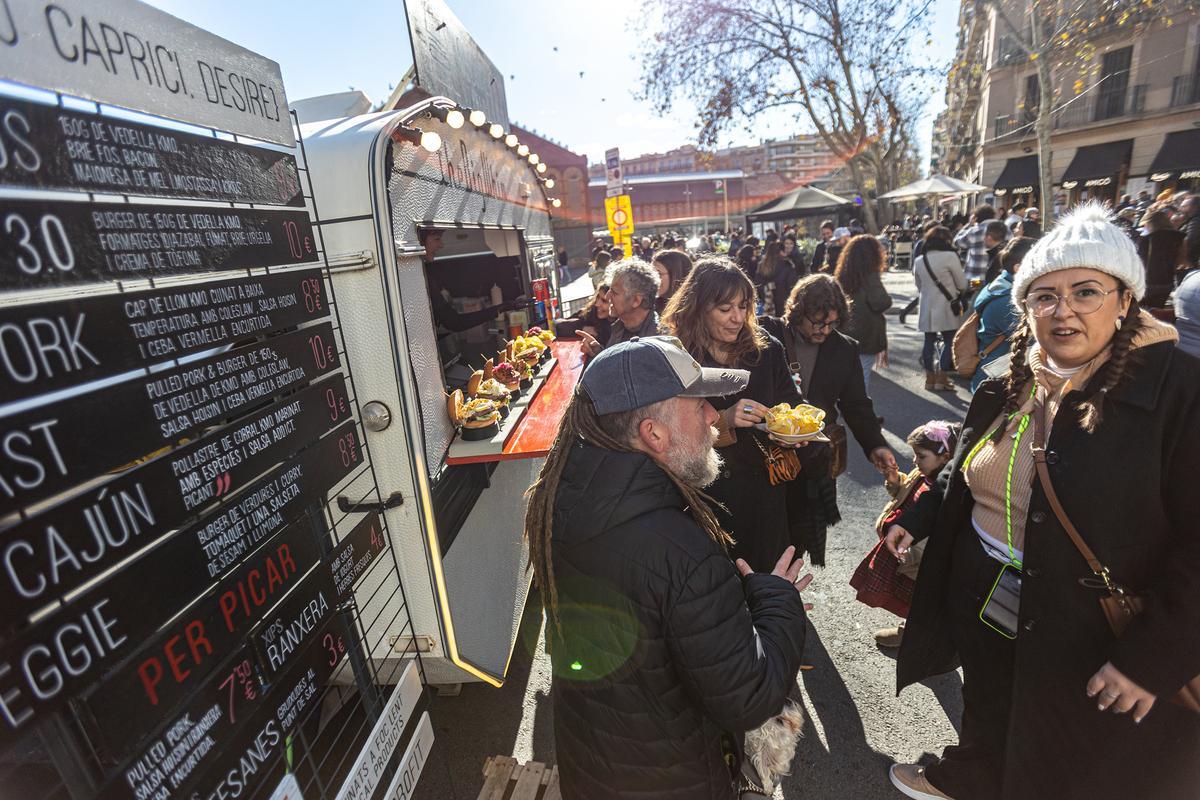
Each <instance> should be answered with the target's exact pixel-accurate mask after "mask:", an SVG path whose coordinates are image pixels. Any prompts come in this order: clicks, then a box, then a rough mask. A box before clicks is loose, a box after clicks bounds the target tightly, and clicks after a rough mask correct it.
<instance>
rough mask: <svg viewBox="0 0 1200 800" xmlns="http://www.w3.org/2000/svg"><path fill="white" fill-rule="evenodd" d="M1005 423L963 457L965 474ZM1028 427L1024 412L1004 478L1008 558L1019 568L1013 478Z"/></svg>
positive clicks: (1034, 391)
mask: <svg viewBox="0 0 1200 800" xmlns="http://www.w3.org/2000/svg"><path fill="white" fill-rule="evenodd" d="M1029 396H1030V398H1033V397H1036V396H1037V384H1036V383H1034V386H1033V389H1032V390H1031V391H1030V393H1029ZM1016 416H1017V412H1016V411H1014V412H1013V413H1011V414H1009V415H1008V420H1007V421H1008V422H1012V420H1013V419H1014V418H1015V417H1016ZM1004 425H1005V423H1004V422H1001V423H1000V424H998V425H997V426H996V427H995V428H992V429H991V430H990V431H988V433H987V435H986V436H984V437H982V438H981V439H980V440H979V441H978V442H976V443H975V446H974V447H972V448H971V452H969V453H967V457H966V458H965V459H963V465H962V471H963V474H964V475H965V474H966V472H967V469H968V468H969V467H970V466H971V461H972V460H974V458H975V456H976V455H978V454H979V451H980V450H982V449H983V446H984V445H985V444H987V443H988V442H990V441H991V439H992V437H993V436H995V435H996V431H997V430H999V429H1000V428H1002V427H1004ZM1028 427H1029V415H1028V414H1023V415H1021V422H1020V424H1019V425H1017V433H1016V435H1015V436H1014V437H1013V447H1012V452H1010V453H1009V454H1008V472H1007V474H1006V475H1005V478H1004V527H1005V534H1006V538H1007V540H1008V560H1009V561H1010V562H1012V565H1013V566H1014V567H1016V568H1017V569H1021V560H1020V559H1018V558H1017V551H1016V548H1014V547H1013V534H1012V479H1013V471H1014V470H1015V468H1016V463H1017V448H1019V447H1020V446H1021V437H1022V436H1024V435H1025V430H1026V429H1027V428H1028Z"/></svg>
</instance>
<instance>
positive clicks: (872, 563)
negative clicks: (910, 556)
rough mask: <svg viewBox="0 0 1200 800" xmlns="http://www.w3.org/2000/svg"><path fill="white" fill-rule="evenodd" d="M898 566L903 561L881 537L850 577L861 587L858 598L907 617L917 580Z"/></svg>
mask: <svg viewBox="0 0 1200 800" xmlns="http://www.w3.org/2000/svg"><path fill="white" fill-rule="evenodd" d="M899 566H900V562H898V561H897V560H896V557H895V556H894V555H892V554H891V552H890V551H889V550H888V549H887V547H886V546H885V545H884V543H883V540H882V539H881V540H880V541H879V544H877V545H875V548H874V549H873V550H871V552H869V553H867V557H866V558H864V559H863V561H862V563H861V564H859V565H858V569H856V570H854V576H853V577H852V578H850V585H851V586H853V587H854V588H855V589H857V590H858V594H857V597H856V599H857V600H858V602H860V603H863V604H864V605H868V606H871V607H872V608H885V609H887V610H888V611H890V612H892V613H893V614H895V615H896V616H898V617H907V616H908V607H909V605H911V604H912V595H913V587H914V586H916V581H914V580H913V579H912V578H909V577H907V576H905V575H901V574H900V573H899V572H897V571H896V568H897V567H899Z"/></svg>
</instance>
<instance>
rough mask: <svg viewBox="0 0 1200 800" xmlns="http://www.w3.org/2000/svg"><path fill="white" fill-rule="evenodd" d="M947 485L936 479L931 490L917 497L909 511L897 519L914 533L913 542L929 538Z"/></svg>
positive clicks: (905, 528)
mask: <svg viewBox="0 0 1200 800" xmlns="http://www.w3.org/2000/svg"><path fill="white" fill-rule="evenodd" d="M945 493H946V489H945V486H944V485H943V484H942V482H941V481H934V484H933V486H931V487H930V488H929V491H927V492H924V493H923V494H922V495H921V496H920V497H918V498H917V502H915V503H913V504H912V506H910V507H909V509H908V510H907V511H905V512H904V513H903V514H901V515H900V517H899V519H897V520H896V523H895V524H897V525H899V526H900V527H901V528H904V530H906V531H908V532H909V533H910V534H912V537H913V543H916V542H920V541H923V540H925V539H928V538H929V535H930V534H931V533H933V527H934V524H935V523H936V522H937V516H938V511H939V510H941V507H942V498H943V497H945V496H946V494H945Z"/></svg>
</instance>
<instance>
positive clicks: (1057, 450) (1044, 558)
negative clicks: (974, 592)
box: [897, 342, 1200, 800]
mask: <svg viewBox="0 0 1200 800" xmlns="http://www.w3.org/2000/svg"><path fill="white" fill-rule="evenodd" d="M1136 354H1137V355H1139V356H1140V358H1141V359H1142V363H1141V364H1140V365H1139V366H1138V367H1136V372H1135V373H1134V375H1133V376H1132V378H1131V379H1130V380H1128V382H1127V383H1126V384H1125V385H1123V386H1122V387H1121V388H1120V389H1118V390H1117V391H1114V392H1110V393H1109V398H1108V401H1107V402H1106V404H1105V409H1104V421H1103V422H1102V423H1101V425H1100V426H1099V428H1098V429H1097V430H1096V432H1095V433H1093V434H1087V433H1084V432H1083V430H1082V429H1081V428H1080V425H1079V412H1078V411H1077V410H1076V409H1075V407H1074V406H1075V405H1076V404H1077V403H1078V402H1079V401H1080V400H1081V399H1082V398H1083V397H1086V396H1087V393H1090V391H1092V389H1093V388H1094V387H1092V386H1089V387H1088V389H1087V390H1086V392H1070V393H1069V394H1068V395H1067V397H1066V398H1065V399H1064V402H1063V404H1062V406H1061V409H1060V411H1059V412H1058V414H1057V416H1056V417H1055V419H1054V423H1053V426H1052V429H1051V432H1050V437H1049V441H1048V442H1047V445H1046V449H1047V461H1048V462H1049V465H1050V466H1049V469H1050V475H1051V479H1052V480H1053V481H1054V488H1055V491H1056V492H1057V493H1058V495H1059V498H1060V500H1061V501H1062V504H1063V507H1064V509H1065V510H1066V513H1067V515H1068V517H1069V518H1070V519H1071V521H1072V522H1073V523H1074V524H1075V527H1076V528H1078V529H1079V532H1080V534H1081V535H1083V536H1084V538H1085V539H1086V540H1087V542H1088V545H1089V546H1090V547H1091V548H1092V550H1094V551H1095V553H1096V555H1097V556H1098V557H1099V558H1100V560H1101V561H1102V562H1103V563H1104V564H1105V565H1106V566H1108V567H1109V569H1110V571H1111V572H1112V574H1113V576H1114V577H1115V578H1116V579H1117V580H1119V581H1120V582H1122V583H1124V584H1125V585H1127V586H1129V587H1131V588H1132V589H1134V590H1136V591H1145V592H1148V593H1149V597H1150V603H1149V609H1148V610H1147V611H1146V613H1145V614H1143V615H1142V616H1139V617H1138V618H1137V619H1136V620H1135V621H1134V622H1133V623H1131V625H1130V627H1129V629H1128V630H1127V631H1126V633H1125V635H1124V636H1123V637H1122V638H1121V639H1120V640H1117V639H1115V638H1114V637H1113V635H1112V633H1111V631H1110V629H1109V627H1108V624H1107V622H1106V621H1105V618H1104V616H1103V614H1102V613H1101V610H1100V606H1099V604H1098V602H1097V600H1098V597H1099V595H1098V593H1097V592H1095V591H1093V590H1089V589H1085V588H1084V587H1083V586H1081V585H1080V584H1079V580H1080V579H1081V578H1090V577H1092V576H1091V571H1090V570H1089V569H1088V567H1087V563H1086V562H1085V561H1084V560H1083V557H1082V556H1081V555H1080V554H1079V552H1078V551H1077V550H1076V549H1075V547H1074V546H1073V545H1072V544H1071V541H1070V539H1068V538H1067V534H1066V532H1065V531H1064V530H1063V528H1062V526H1061V525H1060V524H1059V522H1058V520H1057V518H1056V517H1055V516H1054V512H1053V511H1052V510H1051V508H1050V505H1049V503H1047V502H1046V496H1045V494H1044V492H1043V491H1042V488H1041V486H1040V484H1039V483H1038V482H1037V481H1036V479H1035V481H1034V485H1033V495H1032V498H1031V500H1030V505H1029V515H1028V518H1027V522H1026V525H1027V528H1026V531H1027V533H1026V537H1025V557H1024V581H1023V585H1022V589H1021V605H1020V614H1019V618H1018V619H1019V625H1020V632H1019V635H1018V638H1017V640H1016V662H1015V667H1014V670H1015V673H1014V678H1015V681H1014V690H1013V698H1012V703H1013V705H1012V716H1011V719H1010V724H1009V729H1008V740H1007V741H1008V743H1007V751H1006V754H1007V759H1006V768H1005V773H1004V787H1003V797H1005V798H1013V799H1014V800H1015V799H1016V798H1022V800H1025V799H1032V800H1043V798H1044V799H1046V800H1049V799H1050V798H1053V800H1076V799H1077V798H1078V800H1083V799H1084V798H1088V799H1089V800H1090V799H1091V798H1108V797H1144V798H1154V800H1175V799H1176V798H1177V799H1178V800H1184V798H1189V799H1190V800H1194V799H1195V798H1196V797H1200V716H1198V715H1195V714H1192V713H1190V712H1187V711H1184V710H1183V709H1181V708H1178V707H1176V706H1174V705H1172V704H1171V703H1170V702H1168V699H1169V698H1170V696H1171V695H1173V694H1174V693H1175V692H1176V691H1177V690H1178V689H1179V688H1180V687H1181V686H1182V685H1183V684H1184V683H1185V682H1186V681H1187V680H1189V679H1190V678H1191V677H1192V676H1194V675H1197V674H1200V522H1198V521H1200V491H1197V488H1196V480H1197V476H1198V475H1200V361H1197V360H1196V359H1194V358H1192V357H1191V356H1189V355H1187V354H1186V353H1184V352H1182V351H1180V350H1177V349H1176V348H1175V347H1174V346H1173V345H1172V344H1171V343H1170V342H1162V343H1159V344H1153V345H1149V346H1147V347H1145V348H1142V349H1139V350H1138V351H1136ZM1002 406H1003V390H1002V385H1001V382H1000V381H998V380H994V379H993V380H987V381H984V382H983V383H982V384H981V385H980V387H979V390H978V391H977V392H976V393H975V397H974V399H973V400H972V402H971V407H970V409H969V410H968V412H967V418H966V420H965V422H964V424H963V432H962V436H961V438H960V439H959V446H958V453H957V454H956V456H955V460H954V462H953V463H952V464H951V466H950V467H948V468H947V469H946V470H945V471H944V472H943V474H942V478H941V481H940V483H941V484H942V487H943V490H944V500H943V502H942V503H941V504H940V508H939V507H938V504H937V503H936V502H934V496H933V493H927V495H929V498H928V502H925V501H926V500H927V498H926V497H925V496H923V497H922V498H921V501H922V502H918V504H917V508H916V509H914V511H918V510H921V509H923V510H924V512H925V513H910V514H907V515H906V516H905V517H904V518H903V519H902V520H901V521H900V524H902V525H903V526H904V527H905V528H906V529H907V530H909V532H910V533H912V534H913V535H914V537H915V538H918V539H919V538H921V536H922V534H926V535H927V534H929V533H930V532H932V536H931V537H930V539H929V543H928V545H927V546H926V549H925V555H924V557H923V559H922V561H921V571H920V575H919V576H918V579H917V585H916V589H915V593H914V596H913V603H912V611H911V613H910V614H909V616H908V623H907V627H906V628H905V633H904V643H903V644H902V645H901V648H900V657H899V662H898V665H897V683H898V689H903V688H904V687H905V686H908V685H910V684H913V683H916V682H917V681H920V680H922V679H924V678H926V677H928V676H930V675H934V674H937V673H939V672H945V671H947V670H948V669H950V668H951V667H952V666H953V661H954V656H955V646H954V642H953V639H952V627H951V626H950V624H949V621H948V618H949V614H948V610H947V608H946V606H945V603H944V598H945V596H946V590H947V584H948V581H949V578H950V576H949V571H950V564H951V554H952V552H953V550H954V542H955V539H956V537H958V536H962V535H968V536H969V535H972V534H971V522H970V517H971V508H972V505H973V501H972V499H971V493H970V490H969V489H968V488H967V486H966V483H965V481H964V480H963V477H962V471H961V470H962V461H963V458H964V457H965V455H966V454H967V453H968V452H970V450H971V448H972V447H973V446H974V445H975V443H976V442H977V441H978V440H979V438H980V436H982V435H984V434H985V433H986V432H987V431H986V430H985V428H986V427H987V426H989V425H991V424H992V423H993V421H994V420H995V419H996V417H997V416H998V415H999V413H1000V409H1001V407H1002ZM1032 431H1033V428H1032V426H1031V427H1030V429H1029V432H1030V433H1032ZM980 624H982V623H980ZM1106 661H1111V662H1112V663H1113V665H1114V666H1115V667H1116V668H1117V669H1119V670H1120V671H1121V672H1123V673H1124V674H1125V675H1126V676H1128V677H1129V678H1130V679H1131V680H1133V681H1134V682H1136V683H1137V684H1139V685H1140V686H1142V687H1144V688H1146V689H1147V690H1149V691H1151V692H1154V693H1155V694H1156V695H1157V696H1158V700H1157V702H1156V703H1155V705H1154V708H1153V710H1152V711H1151V712H1150V714H1149V715H1148V716H1147V717H1146V718H1145V719H1144V720H1143V721H1142V723H1141V724H1140V725H1134V724H1133V722H1132V721H1131V720H1130V718H1129V716H1128V715H1124V716H1121V715H1114V714H1112V713H1103V714H1101V713H1099V712H1097V710H1096V701H1095V700H1092V699H1090V698H1088V697H1087V695H1086V693H1085V686H1086V684H1087V681H1088V679H1089V678H1090V677H1091V676H1092V675H1093V674H1094V673H1095V672H1096V670H1098V669H1099V668H1100V667H1101V666H1103V664H1104V663H1105V662H1106Z"/></svg>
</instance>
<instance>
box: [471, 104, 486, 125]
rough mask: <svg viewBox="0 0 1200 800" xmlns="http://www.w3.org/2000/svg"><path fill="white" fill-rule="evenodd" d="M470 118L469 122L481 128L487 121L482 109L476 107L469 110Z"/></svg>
mask: <svg viewBox="0 0 1200 800" xmlns="http://www.w3.org/2000/svg"><path fill="white" fill-rule="evenodd" d="M470 120H471V124H472V125H474V126H475V127H476V128H482V127H483V126H484V124H485V123H486V122H487V114H484V113H483V112H482V111H480V110H479V109H478V108H476V109H475V110H473V111H472V112H471V116H470Z"/></svg>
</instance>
